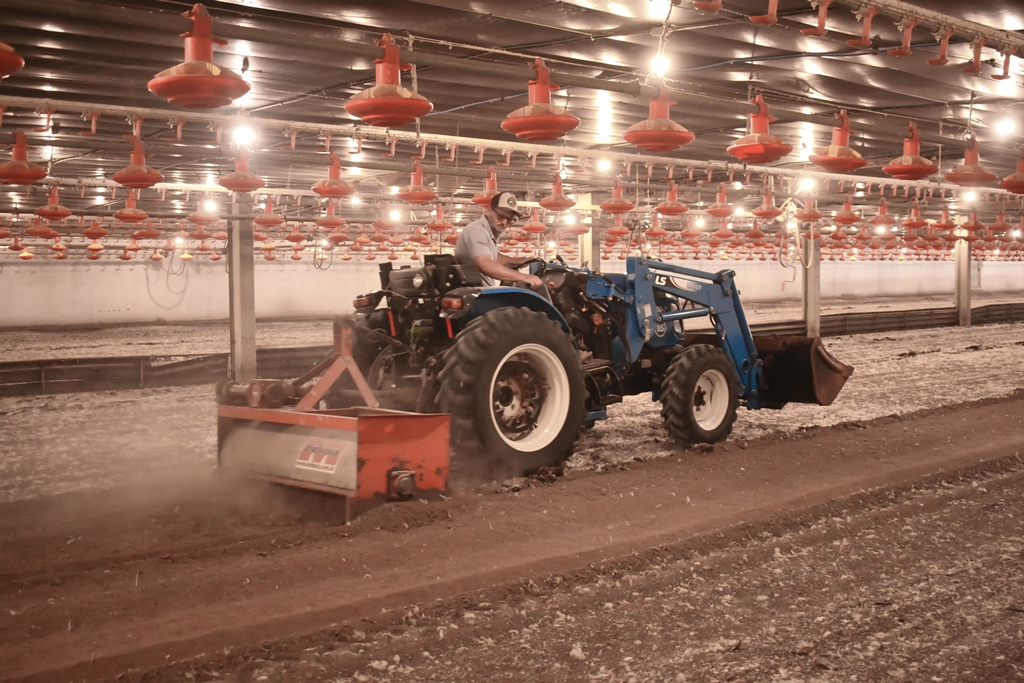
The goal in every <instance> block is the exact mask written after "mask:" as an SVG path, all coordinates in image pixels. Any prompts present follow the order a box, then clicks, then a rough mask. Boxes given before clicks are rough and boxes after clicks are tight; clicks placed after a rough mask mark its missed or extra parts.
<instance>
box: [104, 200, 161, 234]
mask: <svg viewBox="0 0 1024 683" xmlns="http://www.w3.org/2000/svg"><path fill="white" fill-rule="evenodd" d="M114 218H116V219H117V220H119V221H121V222H122V223H132V224H137V223H141V222H142V221H144V220H146V219H147V218H149V214H148V213H146V212H145V211H143V210H141V209H137V208H135V197H134V196H133V195H130V194H129V195H128V199H126V200H125V201H124V208H123V209H120V210H119V211H116V212H115V213H114ZM158 234H159V233H158Z"/></svg>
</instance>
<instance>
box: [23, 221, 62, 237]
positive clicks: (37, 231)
mask: <svg viewBox="0 0 1024 683" xmlns="http://www.w3.org/2000/svg"><path fill="white" fill-rule="evenodd" d="M50 233H53V234H54V235H57V234H58V233H57V232H56V231H54V230H51V229H50V227H49V226H48V225H46V224H45V223H33V224H32V225H30V226H28V227H27V228H25V234H26V235H29V236H30V237H41V238H43V239H50Z"/></svg>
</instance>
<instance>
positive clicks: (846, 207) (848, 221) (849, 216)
mask: <svg viewBox="0 0 1024 683" xmlns="http://www.w3.org/2000/svg"><path fill="white" fill-rule="evenodd" d="M832 221H833V222H835V223H838V224H839V225H853V224H854V223H859V222H860V214H859V213H857V212H855V211H854V210H853V199H852V198H851V197H847V198H846V201H845V202H843V210H842V211H840V212H839V213H837V214H836V215H835V216H833V217H832Z"/></svg>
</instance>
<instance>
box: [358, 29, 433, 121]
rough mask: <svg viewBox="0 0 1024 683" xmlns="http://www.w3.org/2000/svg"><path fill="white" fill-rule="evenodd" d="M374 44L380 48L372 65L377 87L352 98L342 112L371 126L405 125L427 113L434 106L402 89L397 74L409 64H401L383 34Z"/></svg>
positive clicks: (389, 36) (388, 36) (416, 94)
mask: <svg viewBox="0 0 1024 683" xmlns="http://www.w3.org/2000/svg"><path fill="white" fill-rule="evenodd" d="M377 45H379V46H380V47H382V48H384V56H383V57H378V58H377V59H376V60H374V62H373V63H374V64H375V65H376V71H377V84H376V85H374V86H373V87H372V88H368V89H366V90H364V91H362V92H360V93H357V94H355V95H353V96H352V97H351V98H350V99H349V101H348V102H347V103H346V104H345V111H347V112H348V113H349V114H351V115H352V116H355V117H356V118H357V119H359V120H361V121H363V122H364V123H368V124H370V125H371V126H407V125H409V124H410V123H414V122H415V121H416V119H418V118H419V117H421V116H423V115H424V114H428V113H430V111H431V110H432V109H433V108H434V105H433V104H431V103H430V101H429V100H428V99H427V98H426V97H424V96H423V95H420V94H419V93H414V92H413V91H411V90H407V89H406V88H403V87H402V81H401V78H402V75H401V72H402V71H408V70H409V69H411V68H412V65H410V64H402V63H401V60H400V59H399V54H398V46H397V45H395V41H394V40H393V39H392V37H391V34H390V33H385V34H384V35H383V36H382V37H381V39H380V40H379V41H377Z"/></svg>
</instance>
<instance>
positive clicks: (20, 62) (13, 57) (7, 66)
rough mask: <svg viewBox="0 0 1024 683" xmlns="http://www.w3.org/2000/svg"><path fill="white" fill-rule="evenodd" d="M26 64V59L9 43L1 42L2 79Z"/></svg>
mask: <svg viewBox="0 0 1024 683" xmlns="http://www.w3.org/2000/svg"><path fill="white" fill-rule="evenodd" d="M23 66H25V60H24V59H23V58H22V57H21V55H19V54H18V53H17V52H15V51H14V48H13V47H11V46H10V45H8V44H7V43H0V81H2V80H3V79H5V78H7V77H8V76H10V75H12V74H14V73H15V72H17V71H19V70H20V69H21V67H23Z"/></svg>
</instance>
